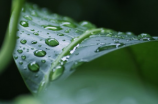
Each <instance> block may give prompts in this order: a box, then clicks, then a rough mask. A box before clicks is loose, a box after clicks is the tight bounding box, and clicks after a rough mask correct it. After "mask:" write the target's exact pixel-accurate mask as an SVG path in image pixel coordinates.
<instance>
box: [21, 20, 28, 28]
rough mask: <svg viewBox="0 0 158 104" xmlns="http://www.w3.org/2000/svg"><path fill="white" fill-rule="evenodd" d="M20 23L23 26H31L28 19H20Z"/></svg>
mask: <svg viewBox="0 0 158 104" xmlns="http://www.w3.org/2000/svg"><path fill="white" fill-rule="evenodd" d="M20 25H21V26H23V27H28V26H29V24H28V22H27V21H20Z"/></svg>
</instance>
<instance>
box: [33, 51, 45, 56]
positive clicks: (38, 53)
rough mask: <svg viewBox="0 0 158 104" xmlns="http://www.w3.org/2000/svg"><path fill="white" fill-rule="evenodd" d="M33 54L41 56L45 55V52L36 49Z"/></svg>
mask: <svg viewBox="0 0 158 104" xmlns="http://www.w3.org/2000/svg"><path fill="white" fill-rule="evenodd" d="M34 55H35V56H38V57H43V56H45V55H46V52H45V51H44V50H36V51H35V52H34Z"/></svg>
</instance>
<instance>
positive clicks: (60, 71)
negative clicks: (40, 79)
mask: <svg viewBox="0 0 158 104" xmlns="http://www.w3.org/2000/svg"><path fill="white" fill-rule="evenodd" d="M63 72H64V67H63V66H61V65H59V66H57V67H56V68H54V69H53V72H52V73H51V80H52V81H53V80H55V79H57V78H59V77H60V76H61V75H62V74H63Z"/></svg>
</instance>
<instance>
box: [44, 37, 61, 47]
mask: <svg viewBox="0 0 158 104" xmlns="http://www.w3.org/2000/svg"><path fill="white" fill-rule="evenodd" d="M45 43H46V44H47V45H49V46H52V47H54V46H57V45H59V42H58V41H57V40H56V39H55V38H47V39H46V40H45Z"/></svg>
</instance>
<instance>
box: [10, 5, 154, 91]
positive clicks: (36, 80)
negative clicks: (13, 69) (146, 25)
mask: <svg viewBox="0 0 158 104" xmlns="http://www.w3.org/2000/svg"><path fill="white" fill-rule="evenodd" d="M149 41H157V37H151V36H150V35H148V34H146V33H142V34H140V35H139V36H135V35H133V33H131V32H126V33H123V32H116V31H113V30H110V29H104V28H98V29H97V28H95V26H94V25H93V24H91V23H90V22H87V21H83V22H81V23H77V22H75V21H74V20H72V19H71V18H69V17H64V16H60V15H57V14H55V13H53V14H51V13H50V12H49V11H48V10H46V9H40V8H38V7H37V6H36V5H32V4H26V5H25V6H24V7H23V9H22V13H21V17H20V20H19V27H18V32H17V44H16V48H15V51H14V53H13V56H14V59H15V62H16V64H17V67H18V69H19V71H20V73H21V75H22V77H23V79H24V81H25V83H26V85H27V87H28V88H29V89H30V91H31V92H33V93H37V92H39V91H41V90H42V89H45V87H46V86H47V85H48V84H49V83H50V82H56V81H57V82H58V81H60V80H62V79H65V78H66V77H68V76H70V75H71V74H72V73H73V72H74V71H75V68H77V67H78V66H79V65H81V64H82V63H84V62H89V61H92V60H94V59H96V58H98V57H100V56H103V55H105V54H107V53H109V52H112V51H114V50H118V49H120V48H124V47H127V46H131V45H135V44H139V43H145V42H149Z"/></svg>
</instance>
